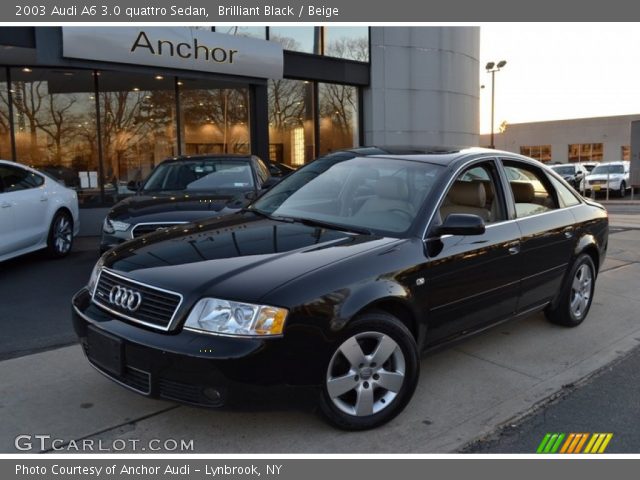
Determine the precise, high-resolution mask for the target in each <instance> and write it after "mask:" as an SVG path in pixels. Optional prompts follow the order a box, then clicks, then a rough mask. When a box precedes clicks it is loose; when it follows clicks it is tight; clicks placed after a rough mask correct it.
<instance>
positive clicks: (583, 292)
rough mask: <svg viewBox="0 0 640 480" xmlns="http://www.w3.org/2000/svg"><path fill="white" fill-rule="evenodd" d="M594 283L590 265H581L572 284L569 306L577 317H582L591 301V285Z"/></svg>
mask: <svg viewBox="0 0 640 480" xmlns="http://www.w3.org/2000/svg"><path fill="white" fill-rule="evenodd" d="M592 283H593V273H592V272H591V269H590V268H589V266H588V265H585V264H583V265H580V268H578V270H577V271H576V274H575V276H574V277H573V282H572V284H571V300H570V302H569V307H570V308H571V313H572V314H573V315H574V316H575V317H576V318H577V319H581V318H582V317H583V316H584V315H585V313H586V311H587V309H588V308H589V304H590V302H591V286H592Z"/></svg>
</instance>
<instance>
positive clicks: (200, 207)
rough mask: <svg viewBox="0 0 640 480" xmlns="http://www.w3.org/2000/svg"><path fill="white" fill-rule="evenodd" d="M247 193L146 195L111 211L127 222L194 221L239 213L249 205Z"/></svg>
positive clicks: (128, 200)
mask: <svg viewBox="0 0 640 480" xmlns="http://www.w3.org/2000/svg"><path fill="white" fill-rule="evenodd" d="M246 193H247V192H246V191H239V192H230V193H193V192H192V193H185V192H157V193H156V192H154V193H153V194H151V193H144V192H143V193H142V194H138V195H134V196H131V197H128V198H125V199H124V200H122V201H121V202H119V203H117V204H116V205H115V206H114V207H113V208H112V209H111V211H110V212H109V218H110V219H112V220H119V221H123V222H127V223H132V222H135V221H138V222H140V221H148V222H155V221H158V222H162V221H167V222H170V221H174V222H179V221H185V222H187V221H193V220H197V219H199V218H204V217H208V216H212V214H213V215H214V216H219V215H224V214H227V213H230V211H234V210H239V209H240V208H242V207H244V206H245V205H246V204H247V203H249V200H248V199H247V198H246Z"/></svg>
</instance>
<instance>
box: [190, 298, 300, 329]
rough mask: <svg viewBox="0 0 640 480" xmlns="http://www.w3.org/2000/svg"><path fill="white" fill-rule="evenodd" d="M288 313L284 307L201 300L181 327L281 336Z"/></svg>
mask: <svg viewBox="0 0 640 480" xmlns="http://www.w3.org/2000/svg"><path fill="white" fill-rule="evenodd" d="M287 313H288V311H287V310H286V309H285V308H277V307H270V306H268V305H253V304H250V303H240V302H231V301H229V300H220V299H217V298H203V299H201V300H200V301H198V303H196V305H195V306H194V307H193V309H192V310H191V313H190V314H189V317H188V318H187V321H186V323H185V325H184V328H185V329H187V330H192V331H198V332H206V333H215V334H221V335H246V336H259V337H262V336H269V335H280V334H282V330H283V329H284V322H285V320H286V318H287Z"/></svg>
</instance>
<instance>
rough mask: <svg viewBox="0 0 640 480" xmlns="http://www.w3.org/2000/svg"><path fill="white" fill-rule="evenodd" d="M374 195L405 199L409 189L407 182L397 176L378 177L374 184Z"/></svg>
mask: <svg viewBox="0 0 640 480" xmlns="http://www.w3.org/2000/svg"><path fill="white" fill-rule="evenodd" d="M375 191H376V195H378V196H379V197H382V198H391V199H393V200H407V199H408V198H409V189H408V188H407V184H406V183H405V182H404V181H403V180H402V179H401V178H398V177H380V179H379V180H378V181H377V182H376V185H375Z"/></svg>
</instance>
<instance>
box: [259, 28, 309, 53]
mask: <svg viewBox="0 0 640 480" xmlns="http://www.w3.org/2000/svg"><path fill="white" fill-rule="evenodd" d="M269 40H271V41H273V42H278V43H279V44H281V45H282V48H284V49H285V50H293V51H295V52H305V53H316V54H320V53H321V51H320V29H319V28H314V27H269Z"/></svg>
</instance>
